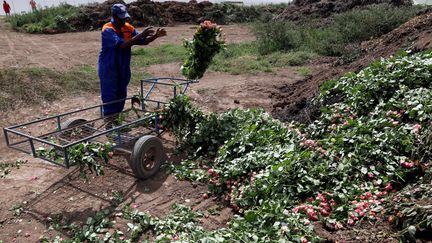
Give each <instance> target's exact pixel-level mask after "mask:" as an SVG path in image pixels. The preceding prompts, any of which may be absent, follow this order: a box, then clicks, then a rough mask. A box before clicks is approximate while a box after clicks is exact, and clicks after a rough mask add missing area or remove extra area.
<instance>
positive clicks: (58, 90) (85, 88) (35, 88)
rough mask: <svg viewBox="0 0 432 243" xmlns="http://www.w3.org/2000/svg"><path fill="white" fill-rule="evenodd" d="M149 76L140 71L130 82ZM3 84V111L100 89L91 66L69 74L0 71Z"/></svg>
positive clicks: (0, 98)
mask: <svg viewBox="0 0 432 243" xmlns="http://www.w3.org/2000/svg"><path fill="white" fill-rule="evenodd" d="M148 76H149V74H147V73H145V72H144V71H140V70H137V71H136V72H134V73H133V75H132V81H131V82H134V81H137V80H140V79H142V78H144V77H148ZM0 85H1V87H2V89H1V90H0V111H6V110H10V109H13V108H15V107H17V106H19V105H20V104H22V103H24V104H38V103H41V102H43V101H47V102H50V101H54V100H57V99H60V98H62V97H65V96H68V95H73V94H77V93H79V92H92V93H97V92H99V89H100V84H99V77H98V74H97V70H96V68H95V67H93V66H89V65H84V66H81V67H77V68H74V69H71V70H68V71H57V70H53V69H49V68H41V67H30V68H9V69H0Z"/></svg>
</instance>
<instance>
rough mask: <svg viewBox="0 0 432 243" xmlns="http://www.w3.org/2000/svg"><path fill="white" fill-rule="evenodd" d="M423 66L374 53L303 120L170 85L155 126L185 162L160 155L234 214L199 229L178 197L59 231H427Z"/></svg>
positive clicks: (431, 225)
mask: <svg viewBox="0 0 432 243" xmlns="http://www.w3.org/2000/svg"><path fill="white" fill-rule="evenodd" d="M431 76H432V52H430V51H429V52H425V53H418V54H414V55H412V56H408V55H401V56H399V57H395V58H390V59H388V60H381V61H378V62H375V63H373V64H372V65H370V66H369V67H367V68H366V69H364V70H363V71H361V72H359V73H358V74H354V73H348V74H346V75H345V76H344V77H342V78H340V79H339V80H331V81H328V82H326V83H325V84H324V85H323V86H322V88H321V94H320V96H319V97H317V101H320V102H322V101H328V100H334V97H338V102H337V103H333V104H330V105H327V106H324V107H322V115H321V116H320V117H319V119H317V120H316V121H314V122H313V123H312V124H309V125H305V124H298V123H290V124H284V123H282V122H280V121H278V120H276V119H273V118H272V117H271V116H270V115H269V114H266V113H265V112H263V111H261V110H254V109H252V110H239V109H235V110H230V111H228V112H225V113H209V114H206V113H203V112H201V111H200V110H198V109H197V108H195V107H193V106H192V105H191V103H190V100H189V98H188V97H186V96H180V95H179V96H176V97H175V98H174V99H173V100H172V101H171V102H170V104H169V106H168V110H167V111H166V112H167V113H166V114H165V115H164V117H165V118H164V126H165V127H167V128H169V129H170V130H171V131H172V132H173V134H174V135H175V136H176V138H177V140H178V142H179V144H180V145H181V146H182V148H184V149H187V151H188V152H189V155H190V156H191V157H190V158H191V159H193V160H194V162H191V161H190V160H187V161H183V162H181V163H180V164H176V165H169V166H168V167H169V168H170V169H171V171H172V172H173V173H174V174H175V175H176V176H177V177H178V178H181V179H188V180H193V181H200V182H204V183H207V184H208V186H209V190H210V191H211V192H212V193H213V194H214V195H216V196H219V197H220V198H222V199H223V200H225V201H226V202H227V203H228V204H229V205H230V206H231V208H232V209H233V210H234V211H235V212H236V216H235V217H234V218H233V219H231V221H230V222H228V224H227V226H226V227H225V228H221V229H218V230H215V231H206V230H205V229H204V228H203V227H202V226H201V224H200V223H199V220H197V218H199V217H202V213H200V212H198V213H196V212H193V211H191V209H190V208H187V207H184V206H178V205H176V206H174V210H173V211H172V212H171V213H170V214H169V215H167V216H166V217H165V218H163V219H159V218H155V217H151V216H150V215H148V214H146V213H143V212H138V211H137V210H132V209H131V208H130V207H127V206H126V207H124V208H123V210H122V213H121V214H116V216H120V217H122V218H123V219H125V220H126V222H127V226H128V232H127V233H124V232H121V231H119V230H115V229H118V228H120V227H118V226H117V227H115V226H113V224H115V222H114V221H113V219H114V215H113V214H112V213H111V214H104V215H103V217H100V213H98V215H96V217H95V218H90V219H89V220H87V223H86V225H85V226H84V227H83V228H81V229H78V228H75V231H74V234H73V235H74V236H73V237H72V239H70V240H65V241H64V242H83V241H86V240H87V241H92V242H93V241H96V240H97V239H102V238H104V239H105V241H106V242H129V239H130V240H132V241H136V240H138V239H143V238H145V237H151V239H152V240H153V241H154V242H168V241H170V240H171V241H183V242H302V243H303V242H321V241H322V239H320V236H319V235H317V232H315V230H314V227H315V226H314V225H315V224H314V223H313V222H321V223H322V225H324V226H325V228H326V229H328V230H330V231H338V230H342V229H344V230H350V229H352V228H353V227H355V226H356V225H360V224H362V222H370V223H372V224H374V223H375V222H378V224H384V222H383V221H388V222H390V223H392V224H393V226H394V227H395V229H397V230H400V232H399V233H398V234H394V235H392V237H399V238H400V240H402V241H413V242H414V241H415V239H416V238H419V237H421V236H422V235H430V232H432V211H431V210H430V207H427V206H425V203H428V201H424V200H430V195H431V193H430V192H431V189H432V188H431V184H430V179H431V177H432V170H431V164H430V153H431V151H430V149H431V147H432V129H431V126H430V123H431V122H432V109H431V107H432V92H431V90H432V82H431V79H430V77H431ZM207 196H208V195H207ZM203 198H206V197H203ZM98 218H99V219H98ZM109 228H111V230H108V229H109ZM354 230H355V229H354ZM106 232H109V233H106ZM149 234H150V236H149ZM58 242H61V240H58Z"/></svg>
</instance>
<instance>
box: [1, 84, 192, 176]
mask: <svg viewBox="0 0 432 243" xmlns="http://www.w3.org/2000/svg"><path fill="white" fill-rule="evenodd" d="M161 80H162V81H165V80H169V81H171V83H170V82H160V81H161ZM174 81H178V82H174ZM144 83H151V84H152V86H151V88H150V89H149V91H147V94H146V95H145V96H144ZM191 83H198V81H197V80H186V79H180V78H150V79H143V80H141V94H140V96H141V97H140V98H141V101H142V104H141V108H142V110H141V111H143V112H145V111H146V110H145V105H144V102H145V101H148V102H155V103H156V105H157V108H159V107H160V105H161V104H167V103H168V102H164V101H159V100H152V99H148V96H149V95H150V94H151V93H152V91H153V89H154V87H155V86H156V85H157V84H161V85H168V86H173V89H174V96H176V95H177V92H176V90H177V89H176V87H177V86H179V87H181V86H184V88H183V89H182V90H180V93H181V94H184V93H185V92H186V91H187V89H188V87H189V84H191ZM130 99H132V97H128V98H125V99H120V100H115V101H111V102H107V103H103V104H99V105H94V106H90V107H86V108H83V109H78V110H74V111H70V112H66V113H62V114H58V115H53V116H49V117H45V118H41V119H37V120H33V121H29V122H25V123H22V124H17V125H13V126H9V127H6V128H3V133H4V136H5V141H6V145H7V146H8V147H10V148H12V149H15V150H18V151H21V152H23V153H26V154H31V155H33V156H34V157H36V158H40V159H43V160H46V161H49V162H51V163H54V164H57V165H60V166H63V167H66V168H69V167H70V166H71V164H69V159H68V151H67V150H68V148H70V147H72V146H74V145H77V144H79V143H83V142H86V141H90V140H92V139H94V138H97V137H99V136H103V135H106V134H108V133H112V132H120V131H121V129H123V128H126V127H128V126H132V125H135V124H138V123H141V122H143V121H145V120H149V119H152V118H154V128H153V129H152V128H149V130H150V131H149V132H148V133H147V134H150V133H152V132H155V133H156V134H158V135H159V134H161V133H162V132H163V130H162V131H161V129H160V128H159V126H158V125H159V115H158V114H156V115H149V116H145V117H143V118H140V119H137V120H135V121H132V122H129V123H126V124H123V125H121V126H118V127H114V128H111V129H108V130H105V131H99V130H97V129H96V130H97V131H99V132H98V133H95V134H93V135H91V136H88V137H85V138H82V139H79V140H77V141H74V142H71V143H68V144H65V145H58V144H55V143H52V142H50V141H48V140H45V139H42V138H41V137H43V136H48V135H51V134H55V133H57V132H62V131H65V130H69V128H68V129H62V127H61V118H62V117H65V116H68V115H72V114H76V113H79V112H83V111H88V110H91V109H95V108H99V112H100V118H96V119H92V120H91V121H89V122H86V124H87V123H91V122H94V121H97V120H99V119H103V113H102V111H103V106H104V105H109V104H114V103H117V102H122V101H126V100H130ZM51 119H56V121H57V131H53V132H48V133H47V134H43V135H40V136H39V137H36V136H32V135H29V134H25V133H23V132H20V131H17V130H15V129H17V128H20V127H24V126H28V125H32V124H37V123H41V122H44V121H48V120H51ZM71 129H72V128H71ZM11 134H14V135H16V136H18V137H22V138H23V139H24V140H21V141H18V142H15V143H11V140H10V137H9V136H10V135H11ZM132 139H134V138H132ZM120 140H121V136H120ZM35 141H36V142H39V143H42V144H45V145H49V146H52V147H54V148H55V149H56V150H61V151H63V154H64V164H62V163H58V162H57V161H54V160H52V159H49V158H47V157H42V156H38V155H37V154H36V148H35V144H34V142H35ZM26 142H28V143H29V144H30V150H31V152H29V151H26V150H24V149H23V148H20V147H16V145H19V144H23V143H26ZM118 145H121V143H120V144H118Z"/></svg>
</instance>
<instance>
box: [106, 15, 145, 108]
mask: <svg viewBox="0 0 432 243" xmlns="http://www.w3.org/2000/svg"><path fill="white" fill-rule="evenodd" d="M113 22H114V21H113V19H111V22H109V23H107V24H105V25H104V26H103V27H102V49H101V52H100V55H99V64H98V74H99V79H100V86H101V97H102V102H103V103H107V102H111V101H115V100H121V99H125V98H126V97H127V86H128V84H129V81H130V78H131V70H130V61H131V49H130V48H128V49H121V48H120V45H121V44H122V43H123V42H125V41H128V40H130V39H131V38H133V37H134V36H135V35H137V34H138V32H137V31H136V30H135V28H134V27H133V26H132V25H130V24H129V23H126V24H125V25H124V26H123V27H122V28H121V30H117V29H116V28H115V26H114V24H113ZM124 105H125V101H121V102H115V103H114V104H109V105H104V106H103V114H104V116H107V115H110V114H114V113H119V112H121V111H122V110H123V108H124Z"/></svg>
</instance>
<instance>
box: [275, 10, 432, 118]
mask: <svg viewBox="0 0 432 243" xmlns="http://www.w3.org/2000/svg"><path fill="white" fill-rule="evenodd" d="M360 48H361V53H362V55H361V56H360V57H359V58H357V59H356V60H355V61H353V62H351V63H346V64H340V61H339V60H338V59H337V58H323V59H321V60H318V63H321V64H320V65H319V66H318V68H316V71H314V72H313V73H312V75H310V76H309V77H307V78H305V79H303V80H300V81H298V82H296V83H293V84H287V85H283V86H280V87H278V91H277V92H275V93H273V94H272V98H273V100H274V101H275V102H274V105H273V112H272V113H273V116H274V117H276V118H278V119H280V120H283V121H299V122H303V123H308V122H310V121H312V120H314V119H315V118H317V116H319V107H318V106H315V105H313V104H312V102H311V99H312V98H313V97H315V96H316V95H317V94H318V93H319V86H320V85H321V84H322V83H323V82H325V81H327V80H329V79H336V78H339V77H341V76H342V75H343V74H345V73H346V72H357V71H360V70H361V69H363V68H365V67H367V66H368V65H369V64H370V63H371V62H373V61H375V60H377V59H379V58H381V57H384V58H386V57H389V56H391V55H394V54H396V53H397V52H398V51H400V50H405V49H409V50H412V51H413V52H419V51H424V50H428V49H432V9H428V10H425V11H424V12H422V13H419V15H417V16H416V17H414V18H412V19H411V20H409V21H408V22H406V23H405V24H403V25H401V26H400V27H399V28H397V29H395V30H393V31H391V32H390V33H388V34H386V35H383V36H381V37H380V38H377V39H374V40H370V41H366V42H363V43H362V44H361V46H360ZM312 65H313V64H312ZM315 66H317V65H315ZM331 102H337V101H331Z"/></svg>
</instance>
